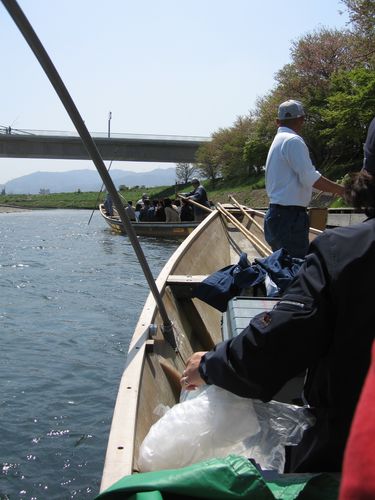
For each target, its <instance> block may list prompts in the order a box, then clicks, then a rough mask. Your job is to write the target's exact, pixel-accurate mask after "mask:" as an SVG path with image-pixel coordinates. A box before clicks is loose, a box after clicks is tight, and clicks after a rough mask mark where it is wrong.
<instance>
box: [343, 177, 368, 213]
mask: <svg viewBox="0 0 375 500" xmlns="http://www.w3.org/2000/svg"><path fill="white" fill-rule="evenodd" d="M344 198H345V200H346V201H347V202H348V203H349V204H351V205H352V206H353V207H354V208H361V209H364V211H365V214H366V215H367V216H368V217H374V216H375V176H374V175H372V174H370V173H369V172H367V170H361V171H360V172H355V173H351V174H349V178H348V180H347V181H346V182H345V194H344Z"/></svg>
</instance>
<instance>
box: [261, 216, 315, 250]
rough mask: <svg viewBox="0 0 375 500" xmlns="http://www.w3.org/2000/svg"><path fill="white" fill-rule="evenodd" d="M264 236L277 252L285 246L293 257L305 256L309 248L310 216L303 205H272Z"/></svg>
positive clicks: (265, 222)
mask: <svg viewBox="0 0 375 500" xmlns="http://www.w3.org/2000/svg"><path fill="white" fill-rule="evenodd" d="M264 236H265V238H266V241H267V243H268V244H269V245H270V247H271V248H272V250H273V251H274V252H275V251H276V250H279V249H280V248H285V250H287V252H288V253H289V254H290V255H291V256H292V257H299V258H304V257H305V256H306V254H307V251H308V248H309V217H308V215H307V212H306V210H304V209H301V207H292V206H287V207H280V206H270V207H269V209H268V210H267V213H266V216H265V219H264Z"/></svg>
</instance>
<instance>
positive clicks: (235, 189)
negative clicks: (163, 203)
mask: <svg viewBox="0 0 375 500" xmlns="http://www.w3.org/2000/svg"><path fill="white" fill-rule="evenodd" d="M204 184H205V187H206V189H207V192H208V195H209V199H210V200H212V201H213V202H214V203H216V202H222V203H225V202H227V201H228V195H229V194H233V196H235V197H236V199H238V201H239V202H241V203H245V204H248V205H252V206H257V207H259V206H266V205H267V197H266V195H265V192H264V189H256V188H255V189H253V188H254V186H257V185H256V183H255V182H254V181H252V182H249V183H247V184H240V185H232V186H228V185H226V186H224V185H221V184H220V182H218V183H217V185H216V186H215V188H213V187H212V186H211V185H210V183H208V182H207V183H204ZM191 189H192V187H191V185H186V186H179V188H178V191H179V192H187V191H190V190H191ZM143 193H147V195H148V196H149V197H150V199H163V198H167V197H169V198H172V199H173V198H175V196H176V187H175V186H162V187H154V188H143V189H128V190H126V191H121V192H120V194H121V196H122V197H123V198H124V199H125V200H132V201H133V203H134V204H135V203H136V201H137V200H139V199H140V198H141V196H142V194H143ZM104 197H105V195H104V194H103V193H97V192H75V193H52V194H34V195H30V194H6V195H0V205H8V206H14V207H23V208H74V209H83V208H85V209H91V210H92V209H93V208H94V207H97V205H98V203H100V202H101V201H103V200H104Z"/></svg>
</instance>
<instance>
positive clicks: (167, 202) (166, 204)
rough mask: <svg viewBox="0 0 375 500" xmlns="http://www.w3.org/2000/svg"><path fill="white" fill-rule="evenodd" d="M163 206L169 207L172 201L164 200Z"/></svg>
mask: <svg viewBox="0 0 375 500" xmlns="http://www.w3.org/2000/svg"><path fill="white" fill-rule="evenodd" d="M164 206H165V207H171V206H172V200H171V199H170V198H164Z"/></svg>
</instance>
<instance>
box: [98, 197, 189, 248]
mask: <svg viewBox="0 0 375 500" xmlns="http://www.w3.org/2000/svg"><path fill="white" fill-rule="evenodd" d="M99 211H100V214H101V216H102V217H103V219H104V220H105V221H106V223H107V224H108V225H109V227H110V228H111V229H112V231H114V232H116V233H121V234H126V231H125V228H124V225H123V223H122V222H121V220H120V218H119V217H118V216H117V215H113V216H108V215H107V214H106V213H105V209H104V205H103V204H100V205H99ZM132 225H133V228H134V230H135V232H136V234H137V235H138V236H150V237H154V238H173V239H181V240H182V239H185V238H186V237H187V236H189V234H190V233H192V232H193V231H194V229H195V228H196V227H197V225H198V222H194V221H192V222H133V223H132Z"/></svg>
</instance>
